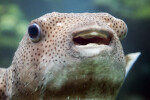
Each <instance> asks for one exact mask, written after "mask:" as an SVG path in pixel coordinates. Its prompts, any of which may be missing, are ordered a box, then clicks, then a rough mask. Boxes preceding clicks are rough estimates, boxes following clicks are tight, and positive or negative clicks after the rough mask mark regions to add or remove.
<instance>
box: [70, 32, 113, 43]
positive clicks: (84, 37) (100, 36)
mask: <svg viewBox="0 0 150 100" xmlns="http://www.w3.org/2000/svg"><path fill="white" fill-rule="evenodd" d="M111 40H112V35H111V33H110V32H109V31H105V30H96V29H94V30H93V29H92V30H86V31H80V32H78V33H76V34H75V35H74V36H73V42H74V44H75V45H82V46H86V45H90V44H92V45H109V44H110V42H111Z"/></svg>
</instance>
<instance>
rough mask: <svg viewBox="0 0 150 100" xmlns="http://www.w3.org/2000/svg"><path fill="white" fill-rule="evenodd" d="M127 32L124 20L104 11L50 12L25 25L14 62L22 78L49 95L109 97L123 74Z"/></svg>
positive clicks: (119, 82) (121, 80)
mask: <svg viewBox="0 0 150 100" xmlns="http://www.w3.org/2000/svg"><path fill="white" fill-rule="evenodd" d="M126 33H127V26H126V24H125V22H124V21H122V20H120V19H117V18H115V17H113V16H112V15H110V14H108V13H70V14H68V13H56V12H53V13H50V14H46V15H44V16H41V17H40V18H37V19H35V20H33V21H32V22H31V23H30V25H29V27H28V30H27V33H26V34H25V35H24V37H23V39H22V41H21V42H20V45H19V48H18V50H17V52H16V53H15V57H14V61H13V63H17V66H19V69H20V70H21V71H20V73H19V76H20V77H21V78H20V80H21V81H22V82H24V83H25V81H26V82H28V81H31V80H32V82H31V84H32V85H34V84H42V85H44V86H45V87H46V90H47V91H48V93H51V94H53V95H63V96H64V95H66V96H67V95H70V96H77V95H78V96H81V97H82V96H83V97H84V96H85V95H90V94H92V93H93V94H94V95H95V97H98V96H99V95H103V94H108V93H109V94H111V95H112V94H115V93H116V92H115V91H116V90H117V91H118V89H119V88H120V86H121V84H122V82H123V80H124V77H125V66H126V62H125V56H124V52H123V49H122V46H121V43H120V39H123V38H124V37H125V36H126ZM17 68H18V67H16V69H17ZM19 69H17V70H19ZM30 73H31V74H30ZM35 74H36V78H37V77H38V80H37V81H36V79H35V77H30V76H32V75H34V76H35ZM33 80H35V81H33ZM67 91H68V92H67ZM93 94H92V95H93Z"/></svg>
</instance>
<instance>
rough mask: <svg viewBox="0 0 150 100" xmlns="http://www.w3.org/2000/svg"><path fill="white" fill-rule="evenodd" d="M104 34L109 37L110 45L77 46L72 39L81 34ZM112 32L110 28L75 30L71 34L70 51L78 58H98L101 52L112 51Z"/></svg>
mask: <svg viewBox="0 0 150 100" xmlns="http://www.w3.org/2000/svg"><path fill="white" fill-rule="evenodd" d="M89 31H93V32H95V31H96V32H105V33H107V35H109V36H110V37H111V40H110V43H109V44H107V45H106V44H100V45H94V44H89V45H78V44H75V43H74V42H73V38H74V37H75V36H77V35H79V34H81V33H82V32H89ZM113 34H114V31H113V30H111V29H110V28H109V29H108V28H106V27H105V28H101V27H91V28H82V29H80V30H77V31H75V32H73V35H72V44H73V46H72V49H73V50H74V51H75V52H77V53H78V54H79V56H80V57H95V56H98V55H99V54H100V53H101V52H107V51H109V52H111V51H112V50H113V40H114V35H113Z"/></svg>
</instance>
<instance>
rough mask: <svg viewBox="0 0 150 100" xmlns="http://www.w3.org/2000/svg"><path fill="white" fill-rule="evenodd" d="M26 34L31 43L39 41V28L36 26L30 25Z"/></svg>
mask: <svg viewBox="0 0 150 100" xmlns="http://www.w3.org/2000/svg"><path fill="white" fill-rule="evenodd" d="M28 34H29V36H30V38H31V40H32V41H33V42H38V41H39V40H40V39H41V32H40V27H39V25H38V24H32V25H30V26H29V27H28Z"/></svg>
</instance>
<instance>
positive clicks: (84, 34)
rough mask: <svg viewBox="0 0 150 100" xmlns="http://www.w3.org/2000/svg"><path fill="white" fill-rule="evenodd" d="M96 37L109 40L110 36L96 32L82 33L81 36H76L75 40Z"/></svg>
mask: <svg viewBox="0 0 150 100" xmlns="http://www.w3.org/2000/svg"><path fill="white" fill-rule="evenodd" d="M95 36H98V37H102V38H107V37H108V34H105V33H101V32H95V31H94V32H83V33H80V34H78V35H76V36H75V37H74V38H78V37H81V38H84V39H88V38H92V37H95Z"/></svg>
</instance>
